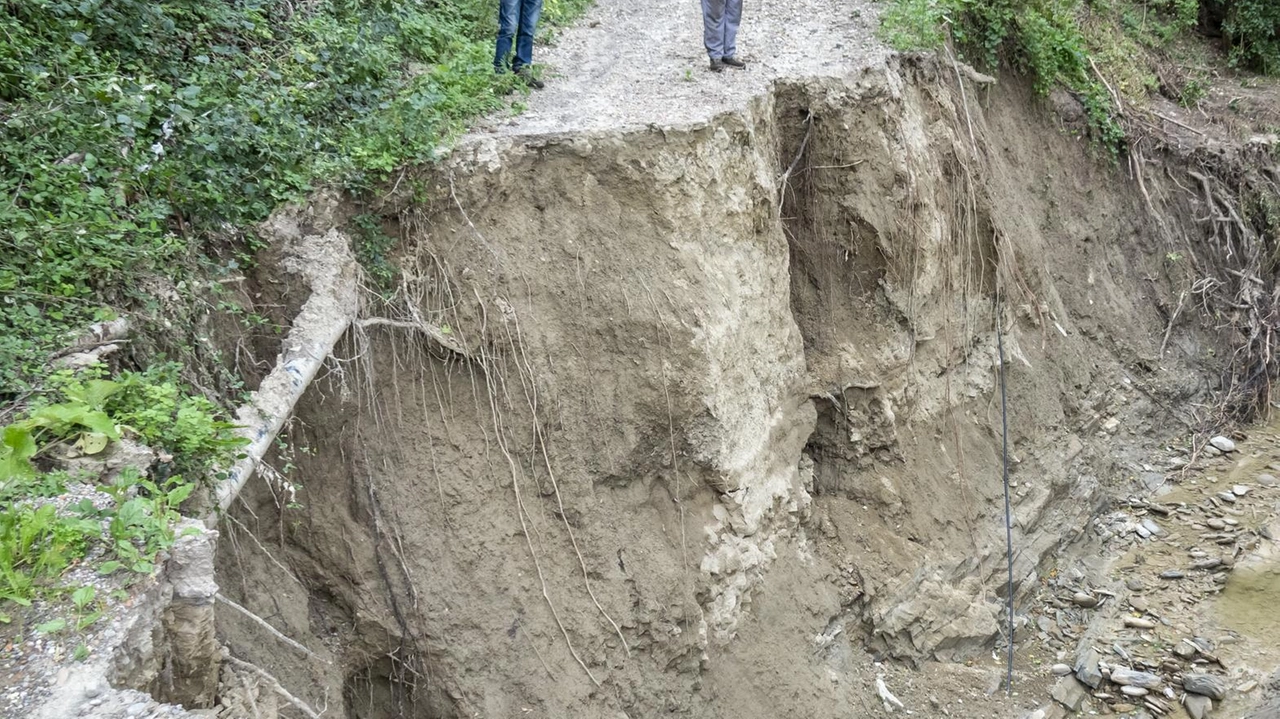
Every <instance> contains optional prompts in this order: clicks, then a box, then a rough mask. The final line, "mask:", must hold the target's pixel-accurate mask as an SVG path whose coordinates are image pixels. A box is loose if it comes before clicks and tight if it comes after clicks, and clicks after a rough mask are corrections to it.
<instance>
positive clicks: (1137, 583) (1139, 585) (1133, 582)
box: [1124, 577, 1147, 592]
mask: <svg viewBox="0 0 1280 719" xmlns="http://www.w3.org/2000/svg"><path fill="white" fill-rule="evenodd" d="M1124 585H1125V586H1126V587H1128V588H1129V591H1131V592H1141V591H1143V590H1145V589H1146V588H1147V585H1146V584H1144V583H1143V581H1142V580H1141V579H1139V578H1138V577H1129V578H1128V579H1126V580H1124Z"/></svg>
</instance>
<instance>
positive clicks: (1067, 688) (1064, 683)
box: [1049, 677, 1089, 712]
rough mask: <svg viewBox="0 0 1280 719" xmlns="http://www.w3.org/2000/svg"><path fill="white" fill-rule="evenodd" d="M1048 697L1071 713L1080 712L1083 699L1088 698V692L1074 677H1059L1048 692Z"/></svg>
mask: <svg viewBox="0 0 1280 719" xmlns="http://www.w3.org/2000/svg"><path fill="white" fill-rule="evenodd" d="M1049 696H1051V697H1053V700H1054V701H1055V702H1058V703H1059V704H1061V705H1062V706H1064V707H1066V708H1067V709H1068V710H1070V711H1073V712H1078V711H1080V707H1082V706H1084V701H1085V699H1088V698H1089V690H1088V689H1085V688H1084V685H1082V684H1081V683H1080V682H1078V681H1076V679H1075V677H1061V678H1060V679H1058V682H1057V683H1056V684H1054V685H1053V690H1052V691H1050V692H1049Z"/></svg>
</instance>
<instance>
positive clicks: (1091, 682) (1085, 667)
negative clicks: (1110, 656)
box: [1076, 648, 1102, 689]
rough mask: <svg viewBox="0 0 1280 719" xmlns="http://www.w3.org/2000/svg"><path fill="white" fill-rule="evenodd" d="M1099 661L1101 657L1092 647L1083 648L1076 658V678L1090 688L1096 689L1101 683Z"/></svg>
mask: <svg viewBox="0 0 1280 719" xmlns="http://www.w3.org/2000/svg"><path fill="white" fill-rule="evenodd" d="M1101 661H1102V657H1101V656H1099V655H1098V652H1097V651H1095V650H1094V649H1092V648H1089V649H1086V650H1084V652H1083V653H1081V654H1080V656H1079V658H1077V659H1076V679H1079V680H1080V681H1081V682H1083V683H1084V684H1086V685H1088V686H1089V688H1091V689H1097V688H1098V685H1099V684H1101V683H1102V670H1101V669H1099V668H1098V663H1099V662H1101Z"/></svg>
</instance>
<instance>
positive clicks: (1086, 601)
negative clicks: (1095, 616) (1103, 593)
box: [1071, 592, 1098, 609]
mask: <svg viewBox="0 0 1280 719" xmlns="http://www.w3.org/2000/svg"><path fill="white" fill-rule="evenodd" d="M1071 601H1072V602H1074V603H1075V605H1076V606H1077V607H1084V608H1085V609H1093V608H1094V607H1096V606H1098V598H1097V597H1095V596H1093V595H1092V594H1089V593H1088V592H1076V593H1075V594H1074V595H1072V597H1071Z"/></svg>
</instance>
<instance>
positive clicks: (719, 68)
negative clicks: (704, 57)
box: [711, 60, 724, 72]
mask: <svg viewBox="0 0 1280 719" xmlns="http://www.w3.org/2000/svg"><path fill="white" fill-rule="evenodd" d="M711 72H724V61H723V60H712V61H711Z"/></svg>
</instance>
